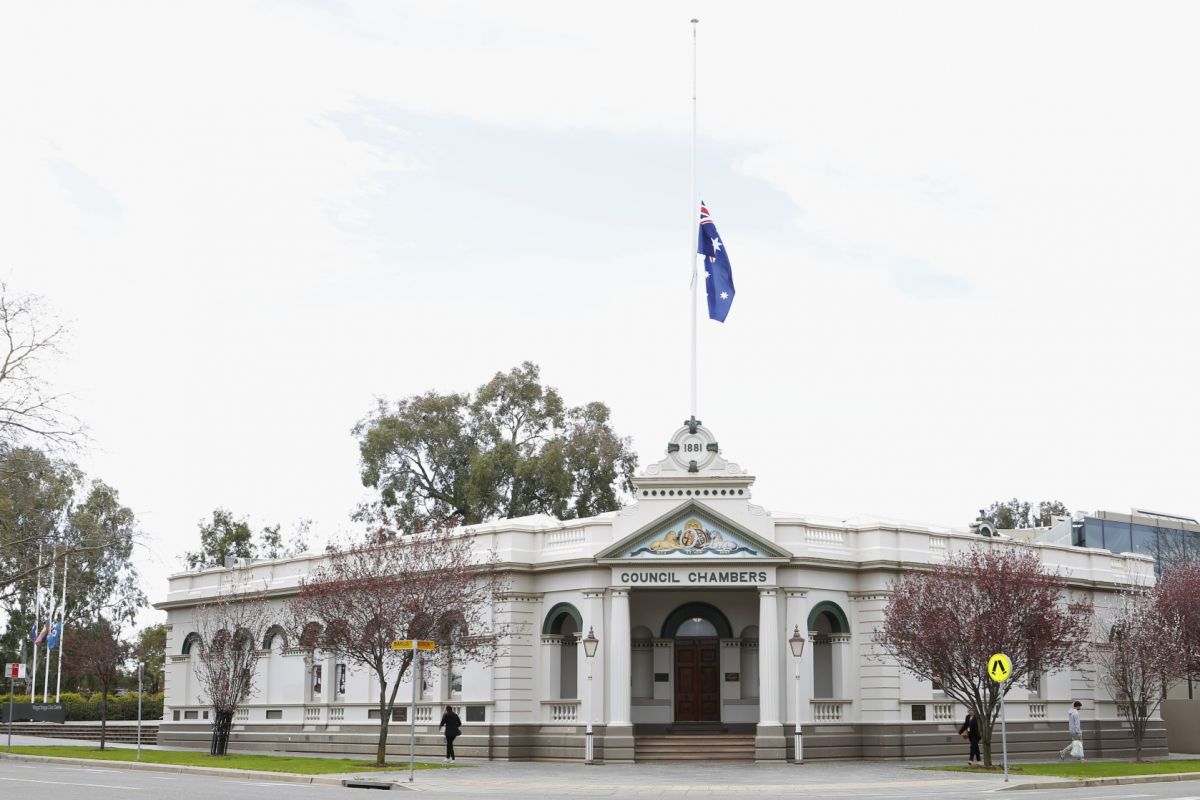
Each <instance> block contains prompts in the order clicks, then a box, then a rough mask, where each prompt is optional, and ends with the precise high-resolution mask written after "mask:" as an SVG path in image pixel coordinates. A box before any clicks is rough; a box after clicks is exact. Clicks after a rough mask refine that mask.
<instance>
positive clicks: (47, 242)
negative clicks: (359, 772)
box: [0, 0, 1200, 621]
mask: <svg viewBox="0 0 1200 800" xmlns="http://www.w3.org/2000/svg"><path fill="white" fill-rule="evenodd" d="M692 16H697V17H700V18H701V20H702V22H701V25H700V87H701V88H700V112H699V119H700V129H701V139H700V180H699V185H700V190H701V193H702V196H703V197H704V199H705V200H706V201H707V202H708V204H709V207H710V209H711V210H712V212H713V214H714V217H715V219H716V222H717V224H718V226H719V229H720V231H721V234H722V238H723V239H724V240H725V241H726V243H727V244H728V247H729V252H730V254H731V260H732V264H733V271H734V278H735V281H736V283H737V287H738V295H737V300H736V302H735V304H734V306H733V310H732V312H731V313H730V315H729V320H728V322H727V323H726V324H725V325H724V326H722V325H719V324H717V323H714V322H707V321H703V324H702V329H701V340H700V346H701V371H700V385H701V390H700V404H699V415H698V416H699V417H700V418H701V419H702V420H703V421H704V422H705V423H706V424H707V425H709V426H710V427H711V428H712V429H713V430H714V431H715V432H716V434H717V435H718V437H719V438H720V441H721V444H722V447H723V449H724V454H725V455H726V457H727V458H730V459H732V460H734V461H737V462H739V463H740V464H742V465H743V466H744V467H746V468H748V469H749V470H750V471H751V472H753V473H754V474H756V475H757V476H758V483H757V485H756V492H755V498H756V502H759V503H762V504H763V505H765V506H767V507H768V508H770V509H772V510H776V511H794V512H801V513H814V514H823V515H831V516H835V517H839V518H844V517H850V516H853V515H857V514H878V515H884V516H889V517H897V518H904V519H911V520H916V521H924V522H930V523H941V524H954V525H964V524H966V523H967V522H969V521H970V520H971V519H972V518H973V516H974V515H975V512H976V510H977V509H978V508H980V507H981V506H984V505H986V504H988V503H989V502H990V501H992V500H995V499H999V498H1002V497H1011V496H1014V495H1016V496H1019V497H1022V498H1026V499H1030V500H1037V499H1048V498H1058V499H1062V500H1063V501H1064V502H1066V503H1067V504H1068V506H1070V507H1071V508H1074V509H1087V510H1094V509H1097V508H1106V509H1109V510H1128V508H1129V507H1130V506H1132V505H1137V506H1142V507H1149V508H1155V509H1160V510H1164V511H1169V512H1175V513H1186V514H1197V513H1200V500H1198V499H1197V497H1196V476H1197V467H1196V463H1195V462H1196V453H1197V445H1198V444H1200V423H1198V422H1197V414H1196V411H1195V408H1196V401H1195V398H1194V390H1195V388H1196V362H1197V357H1196V345H1197V341H1198V334H1200V321H1198V319H1197V315H1196V314H1195V311H1194V306H1195V298H1196V295H1197V290H1198V288H1200V278H1198V277H1197V276H1198V270H1197V266H1198V262H1200V233H1198V231H1200V227H1198V226H1197V223H1196V220H1197V212H1198V210H1200V145H1198V144H1197V143H1198V142H1200V110H1198V106H1197V103H1196V76H1197V75H1200V49H1198V48H1197V47H1196V46H1195V31H1196V30H1197V23H1200V9H1198V8H1197V7H1196V6H1195V5H1194V4H1188V3H1155V4H1135V3H1128V2H1127V3H1122V4H1105V3H1097V2H1090V1H1089V2H1079V3H1066V2H1064V3H1053V4H1047V3H1043V2H1038V3H1032V2H1031V3H1014V2H1006V3H994V4H990V5H985V4H978V3H971V4H965V3H957V2H952V3H914V2H909V3H880V4H865V3H854V4H849V3H809V2H805V3H778V4H766V3H737V4H732V3H715V2H693V3H680V2H668V3H628V4H627V3H608V4H605V5H603V6H595V5H591V6H585V5H582V4H576V3H561V2H555V3H531V2H522V3H483V2H480V3H449V2H439V3H412V2H403V3H401V2H393V1H391V0H388V1H387V2H377V3H372V2H362V3H359V2H346V3H334V2H331V3H321V2H296V3H271V2H258V3H249V2H233V3H220V2H204V3H160V2H148V3H105V4H99V3H84V2H81V3H75V4H66V3H37V4H25V5H23V6H14V7H10V8H9V9H8V10H7V12H6V14H5V20H4V23H3V24H2V25H0V74H3V75H4V76H5V79H4V82H3V86H2V88H0V176H2V179H0V265H2V271H3V278H4V279H5V280H7V281H8V283H9V284H10V288H11V290H12V291H14V292H36V293H38V294H41V295H43V296H44V297H45V299H46V301H47V304H48V305H49V306H51V307H52V308H53V309H54V310H55V311H56V312H57V313H58V314H59V315H60V316H61V317H63V318H64V319H66V320H67V321H68V322H69V323H70V325H71V327H72V330H73V339H72V341H71V342H70V347H69V353H68V356H67V358H66V359H65V360H63V361H62V362H61V363H60V364H59V366H58V369H57V370H56V372H55V374H54V380H55V383H56V386H57V387H58V388H60V389H63V390H68V391H71V392H73V393H74V396H75V399H74V405H73V410H74V411H75V412H76V413H77V414H78V415H79V416H80V417H81V418H82V419H83V420H84V421H85V422H86V423H87V424H88V426H89V428H90V433H91V436H92V440H93V441H92V445H91V446H90V447H89V449H88V450H87V451H86V452H85V453H83V454H81V457H80V460H81V463H82V464H83V466H84V467H85V468H86V469H87V470H88V471H89V472H90V473H91V474H93V475H95V476H99V477H102V478H104V479H105V480H107V481H109V482H110V483H112V484H113V485H115V486H116V487H117V488H118V489H119V490H120V492H121V497H122V499H123V500H124V502H125V503H127V504H128V505H130V506H131V507H132V508H133V509H134V510H135V511H136V512H137V513H138V516H139V519H140V523H141V526H142V528H143V530H144V531H145V533H146V534H147V537H148V540H149V542H150V543H151V544H152V547H151V548H149V549H147V550H146V551H145V552H143V553H142V554H141V555H140V557H139V564H140V568H141V570H142V572H143V575H144V576H145V580H146V584H147V585H146V588H147V591H148V593H149V594H150V595H151V597H152V598H161V596H162V595H163V593H164V592H165V587H166V583H165V576H166V575H167V574H168V573H169V572H172V571H175V570H176V569H177V568H178V567H179V561H178V556H179V554H180V553H182V552H183V551H184V550H186V549H188V548H190V547H194V546H195V543H196V538H197V535H196V526H197V523H198V521H199V520H200V519H201V518H203V517H205V516H206V515H207V514H208V513H209V512H210V511H211V510H212V509H213V508H214V507H216V506H225V507H228V508H230V509H232V510H233V511H234V512H235V513H236V514H239V515H248V516H249V517H250V518H251V520H252V521H253V522H254V523H255V524H256V525H262V524H267V523H271V522H276V521H279V522H283V523H284V525H285V528H286V527H289V526H290V525H291V524H292V523H293V522H294V521H295V520H297V519H300V518H311V519H312V520H313V521H314V526H315V536H314V538H316V539H322V538H324V537H325V536H327V535H328V534H330V533H332V532H335V531H339V530H349V529H350V528H351V523H350V522H349V518H348V517H349V513H350V511H351V509H352V508H353V506H354V505H355V503H356V501H357V500H358V499H359V498H360V497H361V495H362V488H361V486H360V484H359V481H358V471H357V451H356V446H355V442H354V440H353V438H352V437H351V435H350V428H351V427H352V426H353V424H354V423H355V421H357V420H358V419H360V418H361V417H362V416H363V415H365V414H366V413H367V412H368V411H369V410H370V409H371V407H372V405H373V402H374V398H376V397H378V396H383V397H387V398H393V399H394V398H399V397H403V396H407V395H410V394H413V393H417V392H421V391H424V390H427V389H438V390H442V391H449V390H469V389H473V388H474V387H476V386H477V385H478V384H480V383H481V382H483V381H484V380H486V379H487V378H488V377H489V376H490V375H491V374H492V373H493V372H495V371H497V370H500V369H507V368H509V367H511V366H513V365H515V364H517V363H518V362H520V361H522V360H524V359H530V360H533V361H536V362H537V363H539V364H540V365H541V366H542V368H543V376H544V378H545V379H546V380H547V381H548V382H549V383H551V384H553V385H555V386H557V387H559V389H560V390H561V391H562V393H563V395H564V397H565V398H566V400H567V401H568V402H570V403H572V404H577V403H583V402H586V401H589V400H593V399H599V400H603V401H605V402H607V403H608V404H609V405H610V406H611V407H612V409H613V412H614V418H615V424H616V427H617V429H618V430H619V431H620V432H622V433H624V434H627V435H630V436H632V437H633V441H634V445H635V447H636V449H637V450H638V452H639V453H640V454H641V457H642V463H643V464H645V463H649V462H651V461H654V460H657V458H658V457H659V456H660V453H661V451H662V450H663V448H664V446H665V443H666V440H667V437H668V436H669V435H670V433H671V432H672V431H673V430H674V429H675V427H677V426H678V425H679V423H680V422H681V421H682V420H683V419H684V418H685V417H687V416H688V411H689V409H688V319H689V318H688V306H687V302H688V277H689V273H688V269H689V267H688V264H687V263H685V261H684V258H685V255H686V253H687V252H688V251H685V249H684V248H685V247H688V248H689V250H690V245H691V244H693V243H694V238H693V237H694V232H693V228H692V227H691V220H690V217H689V216H688V205H687V194H688V137H689V125H690V112H689V95H690V91H689V90H690V74H689V70H690V47H691V36H690V25H689V24H688V19H689V18H690V17H692ZM685 226H686V227H685ZM685 237H686V238H685ZM152 618H153V615H152V614H151V615H148V616H147V618H146V619H147V621H149V620H150V619H152Z"/></svg>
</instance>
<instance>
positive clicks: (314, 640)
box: [300, 622, 321, 650]
mask: <svg viewBox="0 0 1200 800" xmlns="http://www.w3.org/2000/svg"><path fill="white" fill-rule="evenodd" d="M319 644H321V623H319V622H310V623H308V624H307V625H305V626H304V630H302V631H301V632H300V646H301V647H304V648H307V649H309V650H312V649H313V648H314V647H317V646H318V645H319Z"/></svg>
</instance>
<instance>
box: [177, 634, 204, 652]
mask: <svg viewBox="0 0 1200 800" xmlns="http://www.w3.org/2000/svg"><path fill="white" fill-rule="evenodd" d="M201 644H202V643H201V641H200V634H198V633H194V632H193V633H189V634H188V635H187V636H185V637H184V639H183V649H182V650H181V651H180V652H181V653H183V654H184V655H185V656H186V655H189V654H190V653H191V652H192V648H193V647H194V646H196V645H201Z"/></svg>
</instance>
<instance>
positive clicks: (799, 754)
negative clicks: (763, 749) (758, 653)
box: [787, 625, 804, 764]
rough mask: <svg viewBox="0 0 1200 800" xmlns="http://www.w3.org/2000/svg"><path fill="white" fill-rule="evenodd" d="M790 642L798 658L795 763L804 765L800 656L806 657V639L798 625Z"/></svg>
mask: <svg viewBox="0 0 1200 800" xmlns="http://www.w3.org/2000/svg"><path fill="white" fill-rule="evenodd" d="M787 641H788V646H789V647H791V648H792V655H793V656H794V657H795V658H796V742H795V752H796V759H795V763H797V764H803V763H804V734H803V733H802V732H801V730H800V656H802V655H804V637H803V636H801V635H800V626H799V625H797V626H796V627H795V630H794V631H793V632H792V636H791V638H790V639H788V640H787Z"/></svg>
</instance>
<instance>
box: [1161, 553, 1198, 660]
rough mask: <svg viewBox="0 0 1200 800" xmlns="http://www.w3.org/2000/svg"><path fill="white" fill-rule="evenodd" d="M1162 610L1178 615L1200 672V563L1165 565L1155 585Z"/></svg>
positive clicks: (1174, 615) (1191, 658)
mask: <svg viewBox="0 0 1200 800" xmlns="http://www.w3.org/2000/svg"><path fill="white" fill-rule="evenodd" d="M1155 595H1156V597H1157V599H1158V605H1159V608H1160V609H1161V611H1162V612H1163V613H1164V614H1166V615H1168V616H1173V617H1176V618H1177V619H1178V620H1179V624H1180V626H1181V628H1182V630H1183V636H1184V640H1185V641H1186V643H1187V647H1188V653H1189V661H1190V664H1189V667H1190V669H1191V671H1192V672H1200V563H1197V562H1195V561H1181V562H1178V563H1176V564H1173V565H1170V566H1169V567H1164V570H1163V575H1162V577H1161V578H1160V579H1159V581H1158V586H1156V587H1155Z"/></svg>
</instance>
